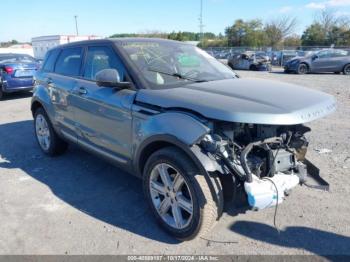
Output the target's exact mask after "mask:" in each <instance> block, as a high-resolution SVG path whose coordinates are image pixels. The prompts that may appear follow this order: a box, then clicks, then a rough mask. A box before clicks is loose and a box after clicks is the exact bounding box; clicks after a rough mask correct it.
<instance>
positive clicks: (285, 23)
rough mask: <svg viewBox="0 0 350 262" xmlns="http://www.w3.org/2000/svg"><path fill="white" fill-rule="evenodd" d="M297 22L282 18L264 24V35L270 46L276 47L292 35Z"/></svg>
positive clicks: (289, 18)
mask: <svg viewBox="0 0 350 262" xmlns="http://www.w3.org/2000/svg"><path fill="white" fill-rule="evenodd" d="M297 24H298V21H297V19H296V18H295V17H290V16H284V17H280V18H276V19H274V20H271V21H269V22H267V23H266V24H265V33H266V36H267V39H268V44H269V45H270V46H277V45H278V44H280V43H281V42H282V40H283V39H285V38H286V37H287V36H290V35H292V34H293V33H294V31H295V28H296V26H297Z"/></svg>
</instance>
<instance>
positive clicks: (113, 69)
mask: <svg viewBox="0 0 350 262" xmlns="http://www.w3.org/2000/svg"><path fill="white" fill-rule="evenodd" d="M31 110H32V112H33V116H34V126H35V134H36V138H37V140H38V143H39V145H40V147H41V149H42V151H43V152H44V153H46V154H48V155H50V156H55V155H59V154H61V153H63V152H64V151H65V150H66V149H67V146H68V143H74V144H78V145H79V146H81V147H82V148H84V149H86V150H88V151H91V152H92V153H95V154H97V155H98V156H100V157H103V158H105V159H107V160H109V161H111V162H112V163H115V164H116V165H117V166H119V167H120V168H123V169H125V170H127V171H128V172H130V174H133V175H136V176H139V177H140V178H142V179H143V181H144V183H143V185H144V192H145V198H146V200H147V202H148V203H149V205H150V208H151V210H152V213H153V214H154V215H155V217H156V219H157V220H158V222H159V223H160V225H161V226H162V227H163V228H164V229H165V230H166V231H167V232H169V233H171V234H172V235H174V236H175V237H177V238H179V239H191V238H194V237H196V236H200V235H203V234H205V233H206V232H208V231H209V230H210V229H211V228H212V226H213V224H214V222H215V221H216V220H218V219H219V218H220V216H221V214H222V212H223V206H224V201H229V200H230V199H232V198H235V195H236V191H237V187H241V188H243V189H244V193H245V196H246V199H247V200H248V203H249V205H250V207H251V208H253V209H263V208H267V207H271V206H275V205H277V204H279V203H281V202H282V201H283V199H284V196H285V194H287V192H289V190H291V189H292V188H293V187H295V186H296V185H297V184H299V183H302V182H304V181H305V177H306V175H307V174H308V173H310V172H309V170H310V166H311V167H313V165H312V164H311V163H310V162H309V161H308V160H307V159H306V158H305V153H306V149H307V146H308V141H307V140H306V138H305V136H304V134H305V133H306V132H308V131H310V129H309V128H308V127H305V126H304V125H302V124H303V123H306V122H309V121H312V120H315V119H318V118H320V117H323V116H325V115H327V114H328V113H330V112H332V111H334V110H335V100H334V98H333V97H332V96H329V95H327V94H324V93H321V92H317V91H313V90H309V89H306V88H302V87H299V86H295V85H291V84H284V83H277V82H271V81H265V80H254V79H240V78H238V77H237V75H236V74H235V73H234V72H233V71H232V70H231V69H230V68H228V67H226V66H225V65H223V64H221V63H220V62H218V61H217V60H215V59H214V58H213V57H211V56H210V55H208V54H207V53H206V52H204V51H202V50H201V49H198V48H196V47H194V46H191V45H188V44H185V43H181V42H176V41H168V40H160V39H139V38H133V39H130V38H125V39H113V40H95V41H85V42H77V43H70V44H67V45H62V46H59V47H56V48H54V49H52V50H50V51H49V52H48V54H47V55H46V58H45V61H44V63H43V66H42V69H41V70H40V72H38V74H37V76H36V86H35V89H34V95H33V99H32V104H31ZM116 212H118V210H116Z"/></svg>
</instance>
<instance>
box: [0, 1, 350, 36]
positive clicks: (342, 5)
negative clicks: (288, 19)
mask: <svg viewBox="0 0 350 262" xmlns="http://www.w3.org/2000/svg"><path fill="white" fill-rule="evenodd" d="M203 3H204V7H203V20H204V24H205V31H210V32H214V33H219V32H222V33H223V32H224V29H225V27H226V26H228V25H230V24H232V23H233V21H234V20H235V19H238V18H242V19H252V18H260V19H263V20H264V21H266V20H270V19H273V18H275V17H279V16H284V15H290V16H296V17H297V18H298V21H299V26H298V29H297V32H296V33H299V34H301V33H302V31H303V30H304V29H305V26H306V25H307V24H309V23H311V22H312V20H313V19H314V16H315V12H317V11H319V10H322V9H324V8H332V9H335V11H336V12H337V13H338V14H339V15H348V16H350V0H325V1H319V0H313V1H312V0H264V1H261V0H260V1H259V0H254V1H252V0H246V1H240V0H203ZM199 6H200V0H92V1H91V0H74V1H73V0H57V1H56V0H55V1H54V0H52V1H48V0H11V1H1V5H0V8H1V21H2V25H1V27H0V41H8V40H12V39H16V40H19V41H30V40H31V38H32V37H35V36H42V35H54V34H75V23H74V15H78V24H79V34H81V35H87V34H89V35H91V34H94V35H99V36H109V35H112V34H114V33H140V32H146V31H151V30H159V31H164V32H171V31H194V32H196V31H198V30H199V26H198V23H199V22H198V17H199Z"/></svg>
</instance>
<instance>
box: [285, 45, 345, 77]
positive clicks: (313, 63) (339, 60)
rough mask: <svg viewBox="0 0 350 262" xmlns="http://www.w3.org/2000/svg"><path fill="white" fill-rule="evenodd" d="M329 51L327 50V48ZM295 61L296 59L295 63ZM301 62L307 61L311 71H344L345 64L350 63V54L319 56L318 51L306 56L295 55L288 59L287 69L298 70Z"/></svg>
mask: <svg viewBox="0 0 350 262" xmlns="http://www.w3.org/2000/svg"><path fill="white" fill-rule="evenodd" d="M325 51H327V50H325ZM315 55H316V56H315ZM293 61H296V62H295V63H293ZM300 63H305V64H307V65H308V67H309V72H312V73H322V72H342V71H343V69H344V67H345V65H347V64H350V55H348V56H339V57H332V56H331V57H324V58H323V57H317V53H315V54H314V55H309V56H305V57H295V58H293V59H291V60H290V61H288V62H287V63H286V65H285V69H287V70H289V71H296V70H297V69H298V66H299V64H300Z"/></svg>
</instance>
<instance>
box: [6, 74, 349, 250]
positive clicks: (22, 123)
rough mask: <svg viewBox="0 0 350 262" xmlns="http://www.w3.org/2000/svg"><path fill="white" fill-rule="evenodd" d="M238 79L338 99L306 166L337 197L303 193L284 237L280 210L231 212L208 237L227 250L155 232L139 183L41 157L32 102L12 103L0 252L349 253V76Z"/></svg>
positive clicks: (67, 159)
mask: <svg viewBox="0 0 350 262" xmlns="http://www.w3.org/2000/svg"><path fill="white" fill-rule="evenodd" d="M238 73H239V74H240V75H241V76H242V77H258V78H266V79H273V80H277V81H283V82H290V83H295V84H300V85H303V86H307V87H310V88H314V89H318V90H321V91H324V92H327V93H330V94H332V95H334V96H335V97H336V98H337V100H338V109H337V112H336V113H334V114H332V115H330V116H328V117H327V118H324V119H321V120H318V121H315V122H313V123H311V124H310V125H309V126H310V127H311V128H312V129H313V131H312V133H311V135H310V136H309V138H310V141H311V142H310V149H309V152H308V156H309V159H310V160H311V161H312V162H314V163H315V164H316V165H317V166H318V167H320V169H321V172H322V177H323V178H325V179H326V180H327V181H328V182H329V183H330V184H331V190H330V192H324V191H320V190H315V189H310V188H306V187H297V188H296V189H295V190H294V191H293V193H292V195H291V196H290V197H288V199H287V201H285V202H284V203H283V204H282V205H280V206H279V209H278V215H277V225H278V227H279V229H280V233H278V232H277V231H276V229H275V228H274V226H273V214H274V209H272V208H271V209H267V210H262V211H259V212H254V211H250V210H246V209H245V208H239V209H237V208H233V207H229V208H228V209H227V212H226V213H225V214H224V215H223V217H222V219H221V220H220V221H219V222H218V223H217V225H216V226H215V228H214V229H213V231H212V233H211V234H210V235H209V236H208V239H210V240H218V241H228V242H226V243H219V242H215V241H208V240H204V239H196V240H193V241H188V242H178V241H177V240H175V239H173V238H171V237H169V236H168V235H166V234H165V233H164V232H163V231H162V230H161V229H160V228H159V227H158V226H157V225H156V224H155V221H154V219H153V217H152V215H151V213H150V211H149V210H148V209H147V206H146V203H145V201H144V199H143V195H142V190H141V189H142V188H141V181H139V180H138V179H137V178H134V177H133V176H130V175H128V174H125V173H124V172H122V171H120V170H118V169H117V168H115V167H113V166H111V165H109V164H108V163H106V162H104V161H102V160H100V159H98V158H96V157H94V156H91V155H89V154H88V153H85V152H84V151H82V150H80V149H78V148H76V147H70V149H69V151H68V152H67V154H65V155H64V156H61V157H57V158H48V157H46V156H44V155H43V154H42V153H41V152H40V150H39V148H38V146H37V144H36V141H35V140H34V134H33V128H32V117H31V113H30V111H29V106H30V97H29V96H22V95H21V96H19V95H12V96H10V97H9V98H8V99H7V100H5V101H1V102H0V104H1V115H0V155H1V157H0V221H1V223H0V254H221V255H223V254H248V255H250V254H282V255H283V254H318V255H325V254H350V200H349V197H348V196H349V195H350V174H349V171H350V121H349V120H350V77H347V76H343V75H334V74H317V75H304V76H300V75H285V74H282V73H281V72H273V73H266V72H248V71H239V72H238ZM286 99H295V100H297V99H298V97H293V98H292V97H286ZM320 149H329V150H331V152H328V153H323V154H320V153H319V152H317V150H320Z"/></svg>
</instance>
